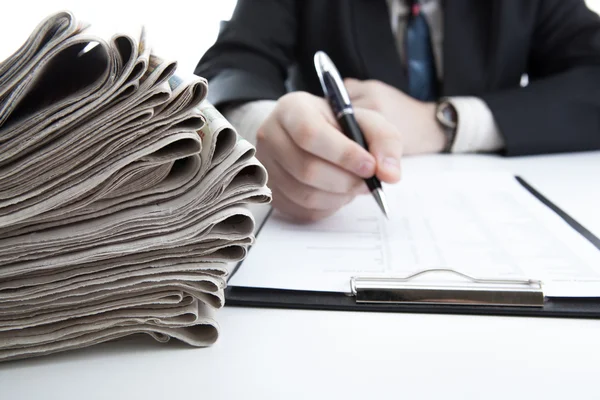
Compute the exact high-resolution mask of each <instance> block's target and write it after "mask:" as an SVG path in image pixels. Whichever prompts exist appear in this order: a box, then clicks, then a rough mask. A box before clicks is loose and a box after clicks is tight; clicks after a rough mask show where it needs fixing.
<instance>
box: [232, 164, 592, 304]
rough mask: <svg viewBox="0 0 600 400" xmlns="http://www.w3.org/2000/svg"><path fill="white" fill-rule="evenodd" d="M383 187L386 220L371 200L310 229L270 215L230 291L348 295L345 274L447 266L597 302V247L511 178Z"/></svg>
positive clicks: (450, 176) (444, 177)
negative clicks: (259, 289)
mask: <svg viewBox="0 0 600 400" xmlns="http://www.w3.org/2000/svg"><path fill="white" fill-rule="evenodd" d="M384 190H385V194H386V196H387V200H388V205H389V208H390V219H389V220H386V219H385V217H383V216H382V214H381V212H380V210H379V209H378V208H377V205H376V204H375V201H374V199H373V198H372V197H371V196H369V195H365V196H361V197H359V198H357V199H355V200H354V201H353V202H352V203H351V204H349V205H348V206H346V207H345V208H343V209H341V210H340V211H338V213H336V214H335V215H333V216H331V217H329V218H327V219H324V220H322V221H318V222H315V223H310V224H297V223H292V222H289V221H287V220H286V219H285V218H284V217H283V216H282V215H280V214H279V213H277V212H276V211H274V212H273V213H272V215H271V217H270V218H269V219H268V220H267V221H266V223H265V225H264V226H263V227H262V229H261V231H260V232H259V234H258V236H257V240H256V243H255V244H254V245H253V246H252V248H251V249H250V252H249V254H248V257H247V259H246V260H245V261H244V262H243V263H242V264H241V266H240V267H239V269H238V271H237V272H236V273H235V274H234V275H233V277H232V278H231V279H230V281H229V285H232V286H247V287H262V288H278V289H293V290H317V291H330V292H345V293H347V292H350V279H351V277H399V278H403V277H407V276H409V275H412V274H414V273H416V272H419V271H423V270H427V269H437V268H449V269H453V270H456V271H459V272H462V273H464V274H467V275H471V276H474V277H476V278H482V279H488V278H489V279H536V280H541V281H542V284H543V289H544V293H545V295H546V296H554V297H560V296H564V297H573V296H575V297H584V296H588V297H595V296H600V250H598V249H597V248H596V247H594V245H593V244H592V243H590V242H589V241H588V240H586V239H585V238H584V237H583V236H582V235H580V234H579V233H578V232H577V231H576V230H575V229H573V228H572V227H571V226H570V225H568V224H567V223H566V222H565V221H564V220H563V219H562V218H561V217H560V216H558V215H557V214H556V213H555V212H554V211H552V210H551V209H550V208H548V207H547V206H546V205H544V204H543V203H542V202H540V201H539V200H538V199H537V198H535V197H534V196H533V195H532V194H531V193H530V192H529V191H528V190H527V189H525V188H524V187H523V186H522V185H521V184H520V183H519V182H518V181H517V180H516V179H515V177H514V176H512V175H510V174H505V173H465V172H448V173H436V174H420V175H413V176H411V177H407V178H405V179H403V180H402V181H401V182H400V183H398V184H396V185H393V186H392V185H388V186H385V187H384ZM550 200H551V199H550ZM579 222H582V221H579ZM583 225H585V224H583ZM423 279H429V280H433V281H434V282H438V283H440V280H443V279H446V278H442V276H441V275H440V276H438V277H436V276H433V277H431V276H429V277H428V278H423ZM441 283H443V282H441Z"/></svg>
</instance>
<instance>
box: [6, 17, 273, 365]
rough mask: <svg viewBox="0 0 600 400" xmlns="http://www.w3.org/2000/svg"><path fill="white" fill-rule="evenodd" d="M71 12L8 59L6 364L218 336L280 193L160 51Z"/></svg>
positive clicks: (193, 83)
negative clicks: (263, 208) (126, 343)
mask: <svg viewBox="0 0 600 400" xmlns="http://www.w3.org/2000/svg"><path fill="white" fill-rule="evenodd" d="M89 30H90V28H89V27H88V26H86V25H85V24H82V23H80V22H78V21H77V20H76V19H75V18H74V16H73V15H72V14H71V13H69V12H61V13H57V14H55V15H52V16H50V17H49V18H47V19H46V20H44V21H42V23H40V24H39V25H38V26H37V28H36V29H35V30H34V31H33V32H32V34H31V35H30V37H29V38H28V39H27V41H26V42H25V43H24V45H23V46H22V47H21V48H19V49H18V50H17V51H16V52H15V53H14V54H12V55H11V56H10V57H9V58H8V59H6V60H4V61H3V62H2V63H0V360H8V359H16V358H24V357H31V356H37V355H43V354H48V353H53V352H58V351H63V350H68V349H74V348H79V347H84V346H89V345H93V344H96V343H100V342H105V341H108V340H113V339H117V338H121V337H124V336H127V335H131V334H136V333H146V334H149V335H151V336H152V337H154V338H155V339H156V340H158V341H163V342H164V341H167V340H169V339H170V338H171V337H173V338H177V339H180V340H182V341H184V342H186V343H189V344H190V345H193V346H207V345H210V344H212V343H214V342H215V340H216V339H217V336H218V325H217V322H216V321H215V317H214V311H215V310H216V309H219V308H220V307H222V306H223V302H224V298H223V293H224V288H225V285H226V276H227V271H228V268H227V267H228V265H229V263H231V262H232V261H236V260H241V259H242V258H243V257H245V255H246V252H247V248H248V246H249V244H250V243H251V242H252V240H253V236H252V235H253V229H254V220H253V218H252V215H251V213H250V212H249V211H248V208H247V204H248V203H266V202H269V201H270V199H271V193H270V191H269V189H268V188H267V187H266V180H267V176H266V172H265V170H264V168H263V167H262V166H261V165H260V163H259V162H258V161H257V160H256V158H254V152H255V150H254V148H253V147H252V146H251V145H250V144H249V143H248V142H246V141H244V140H241V139H240V138H239V137H238V136H237V134H236V132H235V130H234V129H233V128H232V127H231V126H230V125H229V124H228V122H227V121H226V120H225V119H224V118H223V117H222V116H221V114H219V112H218V111H216V110H215V109H214V108H213V107H212V106H211V105H210V104H208V103H207V102H206V101H205V100H204V99H205V97H206V94H207V90H208V87H207V82H206V80H204V79H203V78H200V77H194V78H193V79H182V78H181V77H180V76H179V75H178V73H177V71H176V64H175V63H174V62H167V61H164V60H162V59H160V58H159V57H158V56H157V55H155V54H153V53H152V51H151V49H150V48H149V47H148V44H147V42H146V38H145V34H144V30H143V29H140V31H139V32H138V33H136V34H135V35H125V34H122V35H115V36H113V37H112V38H110V39H109V40H108V39H103V38H101V37H98V36H97V35H92V34H90V33H88V32H89Z"/></svg>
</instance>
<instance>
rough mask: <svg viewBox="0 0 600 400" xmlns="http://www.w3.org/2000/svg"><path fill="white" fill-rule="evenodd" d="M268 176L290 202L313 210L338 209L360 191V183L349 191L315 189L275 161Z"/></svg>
mask: <svg viewBox="0 0 600 400" xmlns="http://www.w3.org/2000/svg"><path fill="white" fill-rule="evenodd" d="M268 171H269V177H270V179H271V181H272V182H273V184H274V186H276V187H277V189H278V190H279V191H280V192H282V193H284V194H285V196H286V198H287V199H289V200H290V202H292V203H294V204H295V205H296V206H298V207H299V208H304V209H307V210H313V211H327V210H331V209H338V208H340V207H342V206H344V205H346V204H348V203H349V202H350V201H352V199H353V198H354V196H355V195H357V194H359V193H360V190H361V185H357V186H356V187H355V188H353V190H352V191H351V192H349V193H344V194H339V193H331V192H327V191H324V190H320V189H316V188H314V187H312V186H308V185H305V184H304V183H302V182H299V181H297V180H296V179H295V178H294V177H293V176H292V175H290V174H289V173H288V172H286V171H285V170H284V169H283V168H282V167H281V166H280V165H278V163H277V162H273V165H269V169H268Z"/></svg>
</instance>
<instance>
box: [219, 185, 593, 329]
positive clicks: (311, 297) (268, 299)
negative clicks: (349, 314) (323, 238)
mask: <svg viewBox="0 0 600 400" xmlns="http://www.w3.org/2000/svg"><path fill="white" fill-rule="evenodd" d="M515 178H516V179H517V181H518V182H519V183H520V184H521V185H522V186H523V187H524V188H525V189H526V190H527V191H529V192H530V193H531V194H532V195H533V196H534V197H536V198H537V199H538V200H539V201H541V202H542V203H543V204H544V205H546V206H547V207H548V208H550V209H551V210H552V211H554V212H555V213H556V214H558V215H559V216H560V217H561V218H562V219H563V220H564V221H565V222H566V223H567V224H568V225H570V226H571V227H572V228H573V229H574V230H575V231H577V232H578V233H579V234H580V235H581V236H583V237H584V238H585V239H586V240H588V241H589V242H590V243H591V244H592V245H593V246H594V247H596V248H597V249H598V250H599V251H600V239H599V238H598V237H596V236H595V235H594V234H593V233H592V232H590V231H589V230H588V229H586V228H585V227H584V226H582V225H581V224H580V223H579V222H578V221H576V220H575V219H573V218H572V217H571V216H569V215H568V214H567V213H566V212H565V211H563V210H562V209H560V208H559V207H558V206H556V205H555V204H554V203H552V202H551V201H550V200H549V199H547V198H546V197H544V196H543V195H542V194H541V193H539V192H538V191H537V190H535V189H534V188H533V187H532V186H531V185H529V184H528V183H527V182H526V181H525V180H523V179H522V178H521V177H518V176H517V177H515ZM269 217H270V213H269V215H267V217H266V218H265V220H264V221H263V223H262V225H261V226H260V228H259V229H258V233H257V235H259V234H260V230H261V229H262V227H263V226H264V223H265V222H266V221H267V220H268V219H269ZM242 265H243V261H241V262H240V263H238V265H237V266H236V268H235V269H234V271H233V272H232V275H233V274H235V272H236V271H237V269H238V268H240V267H241V266H242ZM434 272H445V273H451V274H454V275H455V276H456V277H458V278H460V279H459V280H458V281H452V283H444V284H432V283H419V282H418V281H417V279H416V278H418V277H421V276H424V275H427V274H429V273H434ZM349 287H350V292H349V293H340V292H318V291H303V290H287V289H270V288H255V287H243V286H228V287H227V288H226V289H225V305H226V306H241V307H266V308H288V309H309V310H334V311H378V312H409V313H427V314H437V313H439V314H466V315H497V316H528V317H533V316H535V317H559V318H600V297H547V296H545V295H544V286H543V282H541V281H539V280H535V279H529V280H498V279H486V278H482V277H474V276H470V275H466V274H464V273H461V272H459V271H455V270H452V269H429V270H423V271H420V272H417V273H414V274H412V275H410V276H407V277H403V278H398V277H394V278H386V277H364V276H361V277H350V281H349Z"/></svg>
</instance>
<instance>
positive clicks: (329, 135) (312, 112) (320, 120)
mask: <svg viewBox="0 0 600 400" xmlns="http://www.w3.org/2000/svg"><path fill="white" fill-rule="evenodd" d="M278 107H281V110H280V112H278V114H277V115H278V116H279V122H280V123H281V126H282V127H283V129H284V130H285V131H286V132H287V134H288V135H289V136H290V137H291V138H292V140H293V141H294V143H295V144H296V145H297V146H298V147H300V148H301V149H303V150H304V151H306V152H308V153H311V154H314V155H315V156H317V157H318V158H321V159H323V160H326V161H329V162H331V163H332V164H335V165H337V166H339V167H341V168H343V169H345V170H347V171H350V172H352V173H353V174H355V175H358V176H360V177H362V178H368V177H370V176H372V175H373V174H374V173H375V167H376V164H375V159H374V158H373V156H372V155H371V154H369V152H367V151H366V150H365V149H363V148H362V147H361V146H359V145H358V144H357V143H355V142H354V141H352V140H350V139H349V138H348V137H346V135H344V133H342V132H341V130H340V129H339V127H338V126H337V124H336V123H335V120H333V118H332V112H331V110H330V108H329V105H328V104H327V103H326V101H325V100H323V99H321V98H319V97H316V96H312V95H310V94H303V95H301V96H300V94H299V93H295V96H290V97H286V96H284V97H283V98H281V99H280V100H279V104H278Z"/></svg>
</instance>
